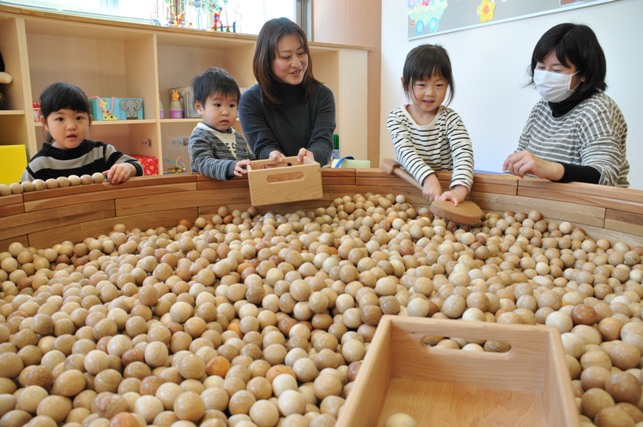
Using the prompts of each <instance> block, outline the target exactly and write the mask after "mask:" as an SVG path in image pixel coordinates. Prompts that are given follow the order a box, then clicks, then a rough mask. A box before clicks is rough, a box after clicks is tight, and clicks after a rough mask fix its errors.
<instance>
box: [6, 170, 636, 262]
mask: <svg viewBox="0 0 643 427" xmlns="http://www.w3.org/2000/svg"><path fill="white" fill-rule="evenodd" d="M439 179H440V182H442V184H443V186H447V185H448V182H449V180H450V174H449V173H445V172H440V173H439ZM322 185H323V196H322V198H321V199H319V200H308V201H300V202H296V203H285V204H278V205H269V206H264V207H261V208H260V209H259V210H260V211H261V212H265V211H268V210H272V211H276V212H290V211H293V210H298V209H302V210H306V209H314V208H316V207H320V206H322V207H324V206H327V205H328V204H329V203H331V202H332V201H333V200H334V199H335V198H337V197H342V196H344V195H347V194H356V193H362V194H364V193H368V192H371V193H380V194H389V193H393V194H404V195H406V196H407V198H408V200H409V201H410V202H411V203H413V204H414V205H415V206H416V207H421V206H427V203H426V200H425V199H424V198H423V197H422V195H421V194H420V192H419V191H418V190H417V189H415V188H414V187H413V186H411V185H409V184H408V183H407V182H405V181H404V180H402V179H401V178H398V177H397V176H394V175H389V174H386V173H385V172H384V171H382V170H381V169H326V168H323V169H322ZM471 199H472V200H474V201H476V202H477V203H478V204H479V205H480V207H481V208H482V209H483V210H491V211H501V212H502V211H507V210H511V211H525V212H528V211H530V210H539V211H540V212H541V213H542V214H543V215H544V216H545V217H546V218H547V219H548V220H550V221H569V222H571V223H573V224H577V225H578V226H580V227H582V228H584V229H585V230H586V231H587V232H588V233H589V234H590V235H592V236H594V238H607V239H609V240H613V241H615V240H620V241H625V242H628V243H631V244H634V245H643V191H641V190H632V189H622V188H614V187H604V186H598V185H592V184H581V183H571V184H558V183H552V182H549V181H544V180H539V179H519V178H516V177H514V176H509V175H492V174H477V175H476V177H475V181H474V185H473V189H472V192H471ZM223 205H225V206H228V207H229V208H230V209H247V208H248V207H250V206H251V199H250V191H249V187H248V180H247V179H246V178H235V179H233V180H230V181H214V180H211V179H209V178H206V177H204V176H201V175H166V176H154V177H140V178H132V179H130V180H129V181H127V182H126V183H124V184H120V185H110V184H92V185H87V186H78V187H67V188H57V189H52V190H42V191H36V192H30V193H24V194H15V195H10V196H4V197H0V221H1V222H2V227H1V228H0V250H6V249H7V248H8V246H9V245H10V244H11V243H12V242H14V241H19V242H21V243H23V244H25V245H29V246H33V247H36V248H45V247H50V246H53V245H55V244H57V243H60V242H62V241H65V240H70V241H73V242H77V241H82V240H83V239H85V238H86V237H90V236H98V235H100V234H106V233H108V232H109V231H111V230H112V227H113V226H114V225H115V224H119V223H122V224H125V225H126V226H127V227H130V228H135V227H136V228H142V229H147V228H155V227H159V226H164V227H170V226H174V225H176V224H178V222H179V221H180V220H181V219H188V220H191V221H193V220H194V219H195V218H197V217H198V216H199V215H209V214H212V213H215V212H216V211H217V209H218V207H220V206H223Z"/></svg>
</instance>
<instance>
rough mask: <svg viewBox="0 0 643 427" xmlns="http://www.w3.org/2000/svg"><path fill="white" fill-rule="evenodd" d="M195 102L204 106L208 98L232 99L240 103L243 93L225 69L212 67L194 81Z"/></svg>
mask: <svg viewBox="0 0 643 427" xmlns="http://www.w3.org/2000/svg"><path fill="white" fill-rule="evenodd" d="M192 92H193V95H194V100H195V101H197V102H198V103H199V104H201V105H202V106H204V105H205V101H206V100H207V99H208V96H212V95H221V96H223V97H232V98H235V99H236V100H237V102H239V98H240V97H241V91H240V90H239V85H237V82H236V81H235V80H234V78H233V77H232V76H231V75H230V74H229V73H228V72H227V71H226V70H224V69H223V68H217V67H212V68H208V69H207V70H205V71H204V72H203V73H201V74H199V75H198V76H196V77H194V78H193V79H192Z"/></svg>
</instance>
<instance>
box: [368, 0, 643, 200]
mask: <svg viewBox="0 0 643 427" xmlns="http://www.w3.org/2000/svg"><path fill="white" fill-rule="evenodd" d="M532 1H534V0H532ZM496 3H498V4H499V6H498V7H501V2H500V1H496ZM406 4H407V2H406V0H382V16H383V17H386V18H384V20H383V22H382V90H381V96H382V107H381V132H380V141H381V142H380V143H381V157H382V158H384V157H394V156H395V154H394V152H393V147H392V145H391V139H390V136H389V134H388V132H387V131H386V117H387V115H388V113H389V111H390V110H391V109H393V108H395V107H398V106H400V105H401V104H402V103H403V102H405V101H404V95H403V92H402V88H401V84H400V76H401V75H402V65H403V63H404V58H405V57H406V54H407V52H408V51H409V50H410V49H412V48H413V47H415V46H417V45H420V44H424V43H434V44H440V45H442V46H443V47H444V48H445V49H447V51H448V52H449V55H450V57H451V63H452V66H453V73H454V80H455V89H456V91H455V98H454V100H453V101H452V102H451V104H450V106H451V107H452V108H453V109H455V110H456V111H457V112H458V113H459V114H460V116H461V117H462V119H463V121H464V124H465V125H466V127H467V129H468V131H469V134H470V136H471V140H472V141H473V148H474V155H475V163H476V165H475V167H476V169H478V170H485V171H494V172H499V171H500V170H501V168H502V162H503V160H504V159H505V157H506V156H507V155H508V154H509V153H511V152H512V151H513V150H514V149H515V147H516V145H517V142H518V137H519V136H520V132H521V131H522V128H523V126H524V123H525V120H526V119H527V115H528V113H529V111H530V110H531V107H532V106H533V104H534V103H535V102H536V101H537V100H538V99H539V97H538V95H537V94H536V92H535V90H534V89H533V86H529V87H524V86H525V84H526V83H527V82H528V80H529V78H528V75H527V69H528V66H529V62H530V60H531V53H532V51H533V48H534V46H535V44H536V42H537V41H538V39H539V38H540V36H541V35H542V34H543V33H544V32H545V31H546V30H548V29H549V28H551V27H552V26H554V25H556V24H559V23H562V22H574V23H580V24H586V25H589V26H590V27H591V28H592V29H593V30H594V32H595V33H596V35H597V37H598V40H599V42H600V43H601V46H602V47H603V50H604V51H605V56H606V57H607V85H608V89H607V91H606V93H607V94H608V95H610V96H611V97H612V98H613V99H614V100H615V101H616V103H617V104H618V105H619V107H620V108H621V110H622V111H623V114H624V115H625V120H626V121H627V124H628V138H627V151H628V152H627V158H628V161H629V162H630V174H629V181H630V187H631V188H637V189H643V168H642V167H641V166H640V163H641V161H640V159H643V102H642V100H641V99H642V97H643V78H642V77H641V75H642V74H643V55H641V49H640V46H641V43H643V23H642V22H641V18H642V17H643V1H641V0H618V1H615V2H610V3H605V4H599V5H594V6H588V7H582V8H577V9H573V10H569V11H565V12H558V13H552V14H548V15H542V16H537V17H533V18H526V19H520V20H516V21H512V22H505V23H500V24H494V25H489V26H485V27H481V28H474V29H469V30H463V31H457V32H453V33H447V34H439V35H436V36H431V37H424V38H421V39H416V40H411V41H409V40H408V39H407V27H406V13H407V9H406ZM635 159H639V161H638V162H635Z"/></svg>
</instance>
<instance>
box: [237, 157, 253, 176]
mask: <svg viewBox="0 0 643 427" xmlns="http://www.w3.org/2000/svg"><path fill="white" fill-rule="evenodd" d="M248 166H250V160H248V159H246V160H239V161H238V162H237V163H236V164H235V165H234V176H243V175H245V174H247V173H248Z"/></svg>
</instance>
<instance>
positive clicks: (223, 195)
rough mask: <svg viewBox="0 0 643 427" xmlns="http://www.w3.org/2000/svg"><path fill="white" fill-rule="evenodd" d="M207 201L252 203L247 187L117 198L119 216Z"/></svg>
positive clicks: (196, 204) (201, 203) (214, 202)
mask: <svg viewBox="0 0 643 427" xmlns="http://www.w3.org/2000/svg"><path fill="white" fill-rule="evenodd" d="M204 201H207V204H208V205H217V204H218V205H219V206H222V205H227V204H229V203H248V204H249V203H250V194H249V193H248V190H247V189H246V188H222V189H217V190H197V191H183V192H178V193H174V194H172V195H171V196H168V195H166V194H153V195H149V196H140V197H129V198H122V199H117V200H116V213H117V215H118V216H123V215H134V214H137V213H142V212H155V211H165V210H169V209H175V208H176V207H177V206H179V207H195V208H196V207H199V206H202V205H203V204H204Z"/></svg>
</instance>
